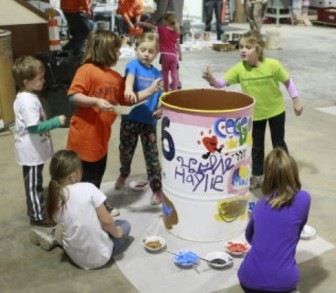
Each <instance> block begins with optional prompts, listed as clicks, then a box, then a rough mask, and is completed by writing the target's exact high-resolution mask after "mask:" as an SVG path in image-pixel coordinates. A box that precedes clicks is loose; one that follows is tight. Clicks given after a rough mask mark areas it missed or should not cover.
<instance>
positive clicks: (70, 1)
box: [61, 0, 92, 13]
mask: <svg viewBox="0 0 336 293" xmlns="http://www.w3.org/2000/svg"><path fill="white" fill-rule="evenodd" d="M91 5H92V0H61V9H62V10H63V11H64V12H67V13H77V12H85V13H89V12H90V9H91Z"/></svg>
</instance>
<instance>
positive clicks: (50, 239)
mask: <svg viewBox="0 0 336 293" xmlns="http://www.w3.org/2000/svg"><path fill="white" fill-rule="evenodd" d="M53 233H55V229H52V230H51V233H45V232H42V231H40V230H38V229H34V228H32V229H30V231H29V239H30V242H31V243H33V244H35V245H40V247H41V248H42V249H43V250H46V251H49V250H51V249H53V248H54V247H56V246H57V242H56V241H55V238H54V236H53V235H52V234H53Z"/></svg>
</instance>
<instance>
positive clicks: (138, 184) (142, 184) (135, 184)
mask: <svg viewBox="0 0 336 293" xmlns="http://www.w3.org/2000/svg"><path fill="white" fill-rule="evenodd" d="M129 187H130V188H131V189H133V190H135V191H141V190H144V189H145V188H147V187H148V181H146V180H134V181H131V182H130V183H129Z"/></svg>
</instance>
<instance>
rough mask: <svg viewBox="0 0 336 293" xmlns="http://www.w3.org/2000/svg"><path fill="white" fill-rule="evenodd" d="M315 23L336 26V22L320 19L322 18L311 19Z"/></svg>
mask: <svg viewBox="0 0 336 293" xmlns="http://www.w3.org/2000/svg"><path fill="white" fill-rule="evenodd" d="M311 22H312V23H313V25H324V26H330V27H336V23H332V22H326V21H320V20H311Z"/></svg>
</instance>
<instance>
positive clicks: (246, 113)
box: [161, 89, 254, 241]
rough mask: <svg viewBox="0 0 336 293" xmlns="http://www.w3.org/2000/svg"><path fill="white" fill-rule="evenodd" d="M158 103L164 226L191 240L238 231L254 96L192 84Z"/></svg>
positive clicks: (244, 199)
mask: <svg viewBox="0 0 336 293" xmlns="http://www.w3.org/2000/svg"><path fill="white" fill-rule="evenodd" d="M161 103H162V124H161V125H162V160H161V161H162V184H163V192H164V194H165V197H164V201H163V204H162V210H163V220H164V224H165V227H166V229H167V230H168V231H169V232H171V233H172V234H174V235H175V236H178V237H181V238H183V239H187V240H194V241H217V240H223V239H228V238H233V237H235V236H237V235H239V234H240V233H241V232H242V231H243V230H244V228H245V226H246V223H247V208H248V200H249V177H250V175H251V167H250V166H251V145H252V139H251V137H252V133H251V132H252V120H253V119H252V118H253V117H252V114H253V106H254V99H253V98H251V97H250V96H248V95H245V94H241V93H235V92H226V91H219V90H212V89H195V90H182V91H173V92H170V93H167V94H166V95H164V96H163V97H162V98H161Z"/></svg>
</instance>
